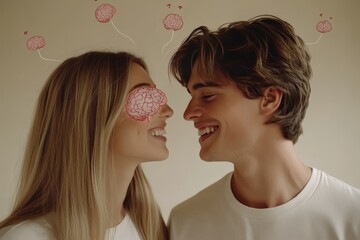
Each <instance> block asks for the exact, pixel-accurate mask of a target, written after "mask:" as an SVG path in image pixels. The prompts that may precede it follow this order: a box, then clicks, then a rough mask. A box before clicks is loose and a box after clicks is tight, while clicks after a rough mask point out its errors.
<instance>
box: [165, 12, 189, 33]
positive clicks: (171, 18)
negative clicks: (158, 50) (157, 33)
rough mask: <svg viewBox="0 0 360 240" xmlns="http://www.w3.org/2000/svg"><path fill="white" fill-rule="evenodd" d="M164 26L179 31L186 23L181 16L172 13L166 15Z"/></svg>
mask: <svg viewBox="0 0 360 240" xmlns="http://www.w3.org/2000/svg"><path fill="white" fill-rule="evenodd" d="M163 24H164V27H165V29H167V30H174V31H177V30H180V29H181V28H182V26H183V24H184V22H183V20H182V17H181V16H180V15H178V14H175V13H171V14H168V15H166V17H165V18H164V19H163Z"/></svg>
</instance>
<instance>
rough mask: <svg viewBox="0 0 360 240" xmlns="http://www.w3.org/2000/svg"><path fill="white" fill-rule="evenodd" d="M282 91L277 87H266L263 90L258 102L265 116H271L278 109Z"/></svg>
mask: <svg viewBox="0 0 360 240" xmlns="http://www.w3.org/2000/svg"><path fill="white" fill-rule="evenodd" d="M282 96H283V93H282V91H281V90H280V89H279V88H277V87H268V88H266V89H265V91H264V96H263V97H262V98H261V102H260V104H261V105H260V112H261V114H262V115H264V116H265V117H271V115H272V114H273V113H274V112H275V111H276V110H277V109H278V107H279V106H280V103H281V99H282Z"/></svg>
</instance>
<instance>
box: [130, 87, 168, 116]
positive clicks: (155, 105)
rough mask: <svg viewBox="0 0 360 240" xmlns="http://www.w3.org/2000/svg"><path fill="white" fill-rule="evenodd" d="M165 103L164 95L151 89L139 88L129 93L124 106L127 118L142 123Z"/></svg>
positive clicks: (157, 90) (155, 89)
mask: <svg viewBox="0 0 360 240" xmlns="http://www.w3.org/2000/svg"><path fill="white" fill-rule="evenodd" d="M166 102H167V99H166V96H165V94H164V93H163V92H162V91H161V90H159V89H157V88H153V87H140V88H137V89H135V90H133V91H132V92H130V94H129V96H128V100H127V104H126V112H127V114H128V115H129V117H131V118H133V119H135V120H138V121H144V120H146V119H148V118H149V117H150V116H152V115H154V114H155V113H157V112H158V111H159V109H160V107H161V106H163V105H165V104H166Z"/></svg>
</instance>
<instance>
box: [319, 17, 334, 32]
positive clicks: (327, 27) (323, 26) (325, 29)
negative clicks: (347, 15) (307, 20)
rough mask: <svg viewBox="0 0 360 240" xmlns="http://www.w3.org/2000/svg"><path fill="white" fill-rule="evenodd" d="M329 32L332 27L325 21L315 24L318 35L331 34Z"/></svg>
mask: <svg viewBox="0 0 360 240" xmlns="http://www.w3.org/2000/svg"><path fill="white" fill-rule="evenodd" d="M331 30H332V25H331V23H330V22H329V21H327V20H324V21H320V22H319V23H318V24H316V31H318V32H320V33H327V32H331Z"/></svg>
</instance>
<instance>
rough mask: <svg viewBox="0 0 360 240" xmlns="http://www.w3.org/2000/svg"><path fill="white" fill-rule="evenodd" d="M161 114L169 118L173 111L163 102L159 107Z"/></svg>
mask: <svg viewBox="0 0 360 240" xmlns="http://www.w3.org/2000/svg"><path fill="white" fill-rule="evenodd" d="M161 115H162V116H164V117H166V118H170V117H172V115H174V111H173V110H172V108H171V107H170V106H169V105H168V104H165V105H164V106H163V107H162V108H161Z"/></svg>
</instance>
